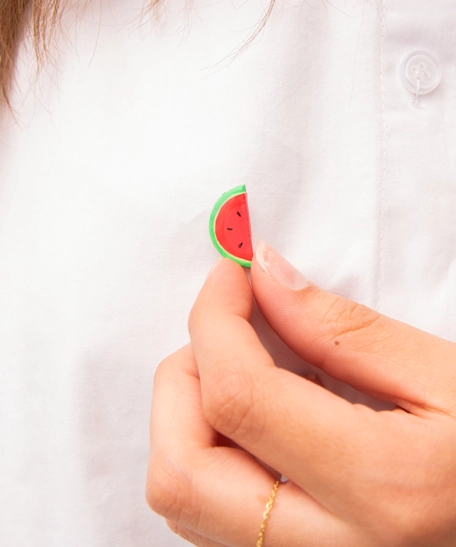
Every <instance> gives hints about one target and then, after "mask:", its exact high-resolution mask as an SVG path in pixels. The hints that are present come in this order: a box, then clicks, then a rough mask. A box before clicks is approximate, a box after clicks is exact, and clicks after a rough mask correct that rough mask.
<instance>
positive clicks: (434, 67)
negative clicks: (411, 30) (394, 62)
mask: <svg viewBox="0 0 456 547" xmlns="http://www.w3.org/2000/svg"><path fill="white" fill-rule="evenodd" d="M440 76H441V72H440V67H439V64H438V63H437V61H436V60H435V59H434V57H432V55H430V54H429V53H426V52H424V51H414V52H413V53H410V54H409V55H407V57H406V58H405V59H404V60H403V61H402V64H401V79H402V83H403V84H404V87H405V88H406V89H408V90H409V91H411V92H412V93H414V94H416V95H425V94H426V93H429V92H430V91H433V90H434V89H435V88H436V87H437V86H438V85H439V82H440Z"/></svg>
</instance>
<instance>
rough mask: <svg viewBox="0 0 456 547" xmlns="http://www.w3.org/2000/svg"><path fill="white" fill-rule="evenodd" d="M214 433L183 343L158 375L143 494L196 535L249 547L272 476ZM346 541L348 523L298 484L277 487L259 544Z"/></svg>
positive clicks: (348, 539) (317, 545) (304, 546)
mask: <svg viewBox="0 0 456 547" xmlns="http://www.w3.org/2000/svg"><path fill="white" fill-rule="evenodd" d="M215 440H216V435H215V433H214V431H213V429H212V428H211V427H210V426H209V425H208V424H207V422H206V420H205V418H204V415H203V412H202V406H201V392H200V389H199V380H198V371H197V369H196V364H195V362H194V359H193V355H192V351H191V349H190V347H189V346H187V347H185V348H183V349H182V350H180V351H179V352H177V353H176V354H174V355H173V356H171V357H170V358H168V359H167V360H165V362H164V363H162V364H161V365H160V367H159V370H158V372H157V375H156V380H155V385H154V397H153V406H152V414H151V455H150V460H149V467H148V481H147V500H148V503H149V505H150V506H151V507H152V509H154V510H155V511H156V512H158V513H160V514H161V515H163V516H164V517H165V518H167V519H168V520H172V521H174V522H177V523H178V526H180V527H183V528H185V529H188V530H190V531H191V532H193V533H195V534H197V535H198V536H202V537H204V538H206V539H207V540H211V541H213V542H216V543H217V542H218V543H221V544H222V545H228V546H236V547H244V546H245V547H251V546H252V545H255V544H256V541H257V538H258V533H259V530H260V525H261V522H262V515H263V512H264V509H265V504H266V502H267V501H268V498H269V496H270V493H271V489H272V485H273V484H274V478H273V477H272V476H271V474H270V473H269V472H268V471H267V470H266V469H265V468H264V467H263V466H262V465H260V464H259V463H258V461H257V460H256V459H255V458H253V457H252V456H251V455H249V454H247V453H246V452H244V451H243V450H240V449H235V448H227V447H220V446H217V445H216V442H215ZM296 538H301V539H300V540H299V541H297V540H296ZM307 538H309V539H307ZM316 538H317V539H316ZM336 538H337V539H336ZM339 538H340V540H341V541H340V543H338V540H339ZM352 540H353V536H352V532H351V530H350V529H349V528H348V527H347V526H346V525H344V524H341V523H340V522H339V521H338V520H337V519H335V518H334V517H333V516H332V515H330V514H329V513H328V512H327V511H326V510H325V509H324V508H322V507H321V506H320V505H318V504H317V503H316V502H315V501H314V500H313V499H312V498H311V497H310V496H308V495H307V494H305V493H304V492H303V491H302V490H301V489H299V488H298V487H297V486H295V485H293V484H292V483H287V484H286V485H282V486H281V487H280V488H279V491H278V493H277V496H276V499H275V502H274V507H273V511H272V512H271V515H270V519H269V520H268V528H267V540H266V541H265V543H264V546H265V547H267V546H268V545H289V546H290V547H293V546H298V545H299V546H300V547H307V546H312V547H313V546H315V547H320V546H326V545H328V546H329V545H334V544H336V543H337V544H338V545H341V546H344V545H347V546H348V545H352Z"/></svg>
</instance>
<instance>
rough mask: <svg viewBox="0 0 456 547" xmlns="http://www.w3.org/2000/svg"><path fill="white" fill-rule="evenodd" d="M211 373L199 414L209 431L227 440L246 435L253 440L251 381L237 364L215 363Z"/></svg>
mask: <svg viewBox="0 0 456 547" xmlns="http://www.w3.org/2000/svg"><path fill="white" fill-rule="evenodd" d="M213 370H214V371H215V372H214V374H213V376H212V378H211V380H210V385H209V386H208V389H207V392H206V393H204V392H203V411H204V414H205V416H206V418H207V420H208V421H209V423H210V424H211V425H212V427H213V428H214V429H215V430H216V431H218V432H219V433H222V434H224V435H226V436H227V437H230V438H233V437H243V436H245V435H247V434H248V435H249V439H250V440H254V438H252V436H255V430H256V431H257V432H258V429H259V427H258V424H257V423H255V419H254V411H255V404H254V403H255V401H254V387H255V385H254V381H253V379H252V377H251V376H250V375H248V374H246V372H245V367H244V366H243V365H242V363H240V362H239V361H237V360H230V361H223V362H219V363H216V364H215V366H214V367H213Z"/></svg>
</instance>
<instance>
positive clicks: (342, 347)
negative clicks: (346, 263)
mask: <svg viewBox="0 0 456 547" xmlns="http://www.w3.org/2000/svg"><path fill="white" fill-rule="evenodd" d="M251 276H252V286H253V291H254V294H255V298H256V300H257V302H258V305H259V307H260V309H261V311H262V313H263V314H264V315H265V317H266V319H267V321H268V322H269V324H270V325H271V327H272V328H273V329H274V330H275V331H276V332H277V334H278V335H279V336H280V337H281V338H282V340H283V341H284V342H285V343H286V344H287V345H289V346H290V347H291V348H292V349H293V350H294V351H295V352H296V353H297V354H298V355H299V356H300V357H302V358H303V359H304V360H306V361H308V362H309V363H311V364H313V365H316V366H318V367H320V368H321V369H322V370H324V371H325V372H327V373H328V374H329V375H331V376H333V377H334V378H337V379H339V380H342V381H343V382H346V383H348V384H350V385H352V386H353V387H355V388H357V389H358V390H360V391H363V392H365V393H368V394H370V395H374V396H376V397H378V398H381V399H384V400H388V401H391V402H394V403H395V404H397V405H399V406H403V407H404V408H406V409H407V410H412V411H413V408H414V407H415V406H417V407H420V408H422V407H425V408H429V407H431V408H435V409H437V410H446V409H448V408H455V397H454V395H455V394H454V393H450V392H449V390H448V385H455V382H456V367H454V366H451V367H449V366H448V365H446V363H454V362H455V360H456V344H454V343H451V342H448V341H446V340H442V339H441V338H438V337H436V336H432V335H430V334H428V333H425V332H423V331H420V330H418V329H416V328H413V327H411V326H409V325H406V324H404V323H401V322H399V321H395V320H393V319H390V318H389V317H386V316H383V315H381V314H379V313H377V312H375V311H373V310H371V309H369V308H367V307H365V306H362V305H360V304H357V303H355V302H352V301H350V300H347V299H345V298H342V297H340V296H337V295H335V294H331V293H328V292H326V291H324V290H322V289H320V288H318V287H317V286H315V285H313V284H311V283H309V282H308V281H307V280H306V279H305V278H304V277H303V276H302V274H300V272H298V271H297V270H296V269H295V268H294V267H293V266H291V264H289V263H288V262H287V261H286V260H285V259H284V258H283V257H281V256H280V255H279V254H278V253H277V251H275V250H274V249H272V248H271V247H269V246H267V245H266V244H264V243H263V242H260V243H259V245H258V247H257V251H256V254H255V257H254V260H253V264H252V269H251Z"/></svg>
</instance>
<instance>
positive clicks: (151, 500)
mask: <svg viewBox="0 0 456 547" xmlns="http://www.w3.org/2000/svg"><path fill="white" fill-rule="evenodd" d="M146 501H147V504H148V505H149V507H150V508H151V509H152V511H154V512H155V513H158V514H159V515H161V516H163V517H165V518H167V519H170V520H172V521H175V522H178V521H179V520H180V518H181V515H182V512H183V511H184V510H188V508H189V507H191V488H190V484H189V481H188V478H187V476H186V474H185V473H184V472H183V471H182V470H179V469H178V468H177V467H175V466H173V464H172V463H171V462H169V461H168V460H167V459H165V458H158V457H156V458H154V460H153V461H151V463H150V465H149V471H148V477H147V485H146Z"/></svg>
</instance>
